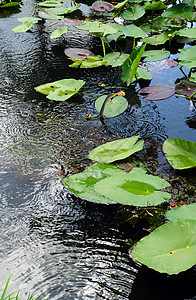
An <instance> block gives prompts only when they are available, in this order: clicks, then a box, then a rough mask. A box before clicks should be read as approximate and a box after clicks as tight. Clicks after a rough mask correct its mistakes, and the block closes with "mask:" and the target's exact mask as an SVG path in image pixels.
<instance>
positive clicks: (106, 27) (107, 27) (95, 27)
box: [76, 21, 117, 36]
mask: <svg viewBox="0 0 196 300" xmlns="http://www.w3.org/2000/svg"><path fill="white" fill-rule="evenodd" d="M76 27H77V28H79V29H82V30H87V31H89V32H90V33H92V34H95V35H97V36H107V35H109V34H113V33H116V32H117V29H116V28H115V24H112V23H111V24H109V23H107V24H104V23H102V22H99V21H93V22H90V21H85V24H84V25H78V26H76Z"/></svg>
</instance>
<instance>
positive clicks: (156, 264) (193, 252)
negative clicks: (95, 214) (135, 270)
mask: <svg viewBox="0 0 196 300" xmlns="http://www.w3.org/2000/svg"><path fill="white" fill-rule="evenodd" d="M131 256H132V257H133V258H134V259H136V260H138V261H139V262H141V263H143V264H145V265H147V266H148V267H149V268H152V269H155V270H156V271H158V272H161V273H167V274H169V275H172V274H178V273H180V272H182V271H185V270H187V269H189V268H191V267H192V266H193V265H194V264H195V263H196V220H186V221H183V222H182V221H178V222H169V223H167V224H164V225H162V226H160V227H159V228H157V229H156V230H154V231H153V232H152V233H151V234H149V235H148V236H147V237H145V238H143V239H141V241H140V242H139V243H138V244H137V245H136V246H135V247H134V248H133V250H132V253H131Z"/></svg>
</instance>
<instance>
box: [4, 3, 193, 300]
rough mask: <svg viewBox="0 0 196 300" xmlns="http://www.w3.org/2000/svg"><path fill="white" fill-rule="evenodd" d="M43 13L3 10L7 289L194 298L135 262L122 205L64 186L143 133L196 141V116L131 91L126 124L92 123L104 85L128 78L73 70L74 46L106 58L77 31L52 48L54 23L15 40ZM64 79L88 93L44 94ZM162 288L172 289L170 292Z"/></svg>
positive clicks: (166, 76) (184, 105)
mask: <svg viewBox="0 0 196 300" xmlns="http://www.w3.org/2000/svg"><path fill="white" fill-rule="evenodd" d="M34 9H35V3H34V2H33V1H28V2H26V1H24V3H23V5H22V6H21V8H20V9H15V8H13V9H11V10H9V11H8V10H4V11H0V62H1V64H0V103H1V105H0V225H1V226H0V244H1V247H0V258H1V259H0V270H1V272H0V283H1V285H0V286H1V287H2V286H3V285H4V284H5V282H6V280H7V278H8V277H9V275H10V274H12V280H11V283H10V287H9V289H10V291H13V290H18V289H20V291H21V297H22V299H24V298H25V295H27V293H28V291H30V290H31V291H36V292H37V293H38V294H39V293H43V296H44V297H49V299H52V300H57V299H58V300H60V299H119V300H123V299H137V300H139V299H150V300H153V299H192V298H193V297H194V296H195V295H196V291H195V287H194V284H193V283H192V281H189V282H188V283H187V288H186V289H185V290H182V289H181V286H182V284H181V282H183V280H185V279H183V278H181V277H175V278H173V279H171V277H170V278H169V279H168V277H166V276H162V275H157V273H156V272H154V271H149V270H147V268H145V267H142V268H141V265H140V264H139V263H135V262H133V261H132V260H131V259H130V258H129V255H128V247H127V246H126V244H125V243H124V240H125V239H126V238H130V233H129V231H128V228H127V227H126V226H125V227H119V226H118V224H117V222H116V208H115V207H110V206H105V205H97V204H91V203H88V202H85V201H83V200H81V199H78V198H75V197H72V196H70V195H69V194H67V193H66V191H65V190H64V189H63V186H62V184H61V179H62V178H63V176H64V174H66V173H67V172H69V173H74V172H76V171H80V170H83V169H84V167H86V166H87V165H89V164H90V162H89V161H88V160H87V159H86V156H87V154H88V153H89V151H90V150H91V149H93V148H94V147H95V146H97V145H100V144H101V143H104V142H106V141H109V140H111V139H115V138H119V137H129V136H132V135H135V134H140V136H141V137H142V138H144V139H145V138H150V139H154V140H157V141H159V142H163V141H164V140H165V139H166V138H168V137H178V138H185V139H188V140H192V141H195V142H196V134H195V133H196V111H195V109H192V110H190V103H189V101H188V100H186V99H184V98H182V97H179V96H176V95H174V96H173V97H170V98H169V99H166V100H163V101H158V102H150V101H147V100H145V99H143V97H142V96H138V95H137V93H136V92H135V90H134V89H130V90H129V91H128V92H127V93H126V96H127V100H128V101H129V108H128V109H127V111H126V112H124V113H123V114H122V115H121V116H119V117H117V118H114V119H110V120H106V122H105V126H104V125H103V124H102V123H101V122H100V120H98V119H97V120H93V121H92V120H91V121H88V120H86V118H85V114H86V112H90V113H94V106H93V105H94V100H95V99H96V98H97V97H98V96H99V95H101V94H103V90H102V89H101V88H100V87H99V83H100V82H104V83H106V84H108V85H110V86H112V85H122V83H121V81H120V72H119V70H117V69H112V70H111V69H107V70H106V69H105V68H100V69H92V70H82V71H81V70H77V69H72V68H69V67H68V65H69V63H70V62H69V60H68V59H67V58H66V57H65V55H64V54H63V49H64V48H66V47H80V48H87V49H90V50H91V51H93V52H95V53H97V54H98V52H99V49H100V45H99V43H98V41H97V40H96V39H94V38H92V37H90V36H88V35H85V38H84V35H82V34H81V35H80V34H79V33H77V34H75V32H72V31H71V30H70V31H69V32H68V34H67V36H66V40H63V39H61V38H60V39H57V40H53V41H52V40H50V38H49V35H50V34H49V33H50V32H51V30H54V28H52V29H51V28H50V27H46V25H47V24H49V23H50V21H47V22H46V23H45V24H41V25H39V26H35V27H34V28H33V29H32V30H31V32H27V33H14V32H11V29H12V28H13V27H15V26H17V25H18V22H17V21H16V18H19V17H24V16H31V15H33V14H34ZM84 14H85V16H87V17H89V16H91V14H92V12H91V10H90V8H89V7H88V6H87V5H85V4H82V5H81V10H80V11H79V15H80V16H84ZM73 31H74V29H73ZM149 68H152V72H153V78H155V79H153V82H152V84H168V85H171V86H174V81H175V79H176V78H178V77H179V78H180V77H182V73H181V72H180V71H179V69H178V67H175V68H172V69H169V70H168V69H162V68H161V67H160V66H159V65H157V64H155V65H151V66H149ZM64 78H76V79H84V80H85V81H86V85H85V90H84V92H85V95H84V96H77V97H75V98H73V99H72V100H69V101H67V102H63V103H59V102H54V101H49V100H47V99H46V98H45V96H43V95H40V94H38V93H37V92H35V90H34V87H35V86H38V85H40V84H42V83H47V82H50V81H55V80H60V79H64ZM137 89H139V86H138V87H136V90H137ZM109 91H110V90H109ZM111 91H113V90H111ZM87 93H91V94H89V95H90V97H89V95H87ZM190 272H192V273H193V277H192V278H195V272H194V270H193V269H192V270H191V271H190ZM192 273H188V274H192ZM150 278H152V280H149V279H150ZM172 280H173V281H172ZM152 281H153V282H155V284H156V286H157V287H160V286H161V285H162V284H163V285H165V286H163V287H162V288H164V293H162V294H161V293H160V290H158V289H156V288H155V286H154V287H152V284H151V283H152ZM184 282H186V281H184ZM141 286H143V287H144V289H142V288H141ZM173 295H174V296H173ZM163 296H164V298H163ZM175 296H177V297H176V298H175ZM43 299H44V298H43Z"/></svg>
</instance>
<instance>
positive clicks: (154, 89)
mask: <svg viewBox="0 0 196 300" xmlns="http://www.w3.org/2000/svg"><path fill="white" fill-rule="evenodd" d="M138 93H139V94H148V95H147V96H146V97H145V99H146V100H163V99H166V98H169V97H171V96H172V95H173V94H175V89H174V88H173V87H171V86H164V85H153V86H148V87H145V88H143V89H141V90H139V91H138Z"/></svg>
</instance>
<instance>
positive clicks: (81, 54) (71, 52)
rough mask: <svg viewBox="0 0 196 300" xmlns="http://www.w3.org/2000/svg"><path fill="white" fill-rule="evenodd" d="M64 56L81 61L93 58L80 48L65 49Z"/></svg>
mask: <svg viewBox="0 0 196 300" xmlns="http://www.w3.org/2000/svg"><path fill="white" fill-rule="evenodd" d="M64 52H65V54H66V55H67V56H69V57H71V58H73V59H79V60H83V59H85V58H87V57H88V56H94V53H93V52H91V51H89V50H86V49H81V48H67V49H65V51H64Z"/></svg>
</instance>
